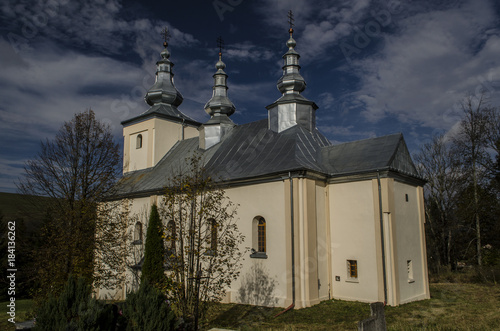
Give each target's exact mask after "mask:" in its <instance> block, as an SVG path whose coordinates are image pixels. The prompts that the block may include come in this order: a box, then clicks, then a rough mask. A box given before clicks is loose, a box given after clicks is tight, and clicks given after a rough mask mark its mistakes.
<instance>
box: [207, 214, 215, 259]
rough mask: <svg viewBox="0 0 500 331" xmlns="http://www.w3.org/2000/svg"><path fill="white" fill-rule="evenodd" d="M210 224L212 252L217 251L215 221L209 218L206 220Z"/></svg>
mask: <svg viewBox="0 0 500 331" xmlns="http://www.w3.org/2000/svg"><path fill="white" fill-rule="evenodd" d="M208 221H209V224H210V250H211V252H212V254H215V253H216V252H217V222H216V221H215V220H214V219H213V218H211V219H209V220H208Z"/></svg>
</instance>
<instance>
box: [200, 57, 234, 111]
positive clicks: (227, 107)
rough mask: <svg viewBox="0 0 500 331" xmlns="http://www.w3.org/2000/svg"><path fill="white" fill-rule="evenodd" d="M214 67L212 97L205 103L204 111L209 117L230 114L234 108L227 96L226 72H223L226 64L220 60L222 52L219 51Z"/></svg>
mask: <svg viewBox="0 0 500 331" xmlns="http://www.w3.org/2000/svg"><path fill="white" fill-rule="evenodd" d="M215 68H216V69H217V72H216V73H215V74H214V75H213V77H214V87H213V92H212V98H211V99H210V100H209V101H208V102H207V104H206V105H205V111H206V112H207V114H209V115H210V117H213V116H214V115H226V116H231V115H232V114H234V112H235V110H236V108H235V107H234V104H233V103H232V102H231V100H229V98H228V96H227V89H228V87H227V74H226V73H225V72H224V69H225V68H226V65H225V64H224V62H222V52H219V61H218V62H217V63H216V64H215Z"/></svg>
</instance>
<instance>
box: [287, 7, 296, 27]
mask: <svg viewBox="0 0 500 331" xmlns="http://www.w3.org/2000/svg"><path fill="white" fill-rule="evenodd" d="M294 21H295V19H294V18H293V12H292V10H291V9H290V10H289V11H288V24H290V29H293V27H294V26H295V24H294V23H293V22H294Z"/></svg>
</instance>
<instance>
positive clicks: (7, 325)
mask: <svg viewBox="0 0 500 331" xmlns="http://www.w3.org/2000/svg"><path fill="white" fill-rule="evenodd" d="M8 303H9V302H8V301H5V302H1V303H0V306H2V309H1V310H0V314H1V318H0V330H6V331H7V330H15V329H16V328H15V326H14V324H12V323H11V322H9V321H8V319H9V318H10V316H9V315H7V312H8V309H7V304H8ZM33 304H34V303H33V300H16V319H15V320H16V322H23V321H26V320H29V319H31V315H29V314H30V312H31V310H32V308H33Z"/></svg>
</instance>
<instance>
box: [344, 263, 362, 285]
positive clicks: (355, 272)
mask: <svg viewBox="0 0 500 331" xmlns="http://www.w3.org/2000/svg"><path fill="white" fill-rule="evenodd" d="M346 266H347V280H346V281H347V282H352V283H358V282H359V265H358V260H354V259H349V260H346Z"/></svg>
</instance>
